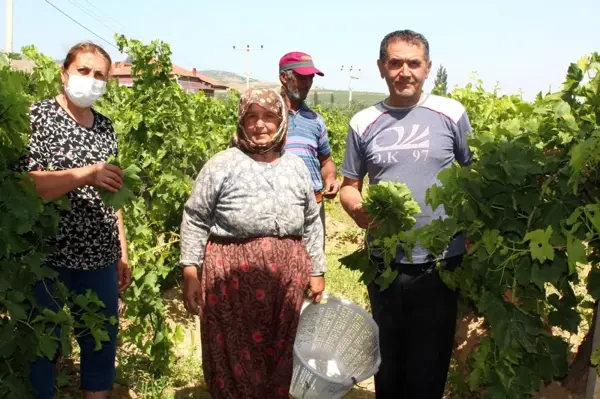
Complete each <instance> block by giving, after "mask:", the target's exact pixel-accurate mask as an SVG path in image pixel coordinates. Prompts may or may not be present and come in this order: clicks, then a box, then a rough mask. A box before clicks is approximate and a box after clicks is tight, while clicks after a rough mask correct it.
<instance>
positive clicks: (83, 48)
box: [63, 42, 112, 70]
mask: <svg viewBox="0 0 600 399" xmlns="http://www.w3.org/2000/svg"><path fill="white" fill-rule="evenodd" d="M81 53H96V54H100V56H101V57H102V58H104V59H105V60H106V61H107V62H108V69H109V70H110V66H111V65H112V59H111V58H110V55H109V54H108V53H107V52H106V50H104V49H103V48H102V47H100V46H98V45H97V44H95V43H92V42H81V43H77V44H76V45H74V46H73V47H71V49H70V50H69V52H68V53H67V58H65V62H64V63H63V68H64V69H65V70H67V69H69V67H70V66H71V64H72V63H73V61H75V59H76V58H77V56H78V55H79V54H81Z"/></svg>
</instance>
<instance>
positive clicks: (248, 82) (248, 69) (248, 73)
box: [233, 44, 263, 89]
mask: <svg viewBox="0 0 600 399" xmlns="http://www.w3.org/2000/svg"><path fill="white" fill-rule="evenodd" d="M262 49H263V45H262V44H261V45H260V48H258V47H256V48H251V47H250V45H249V44H248V45H246V48H237V49H236V48H235V46H233V50H235V51H245V52H246V89H249V88H250V51H253V50H262Z"/></svg>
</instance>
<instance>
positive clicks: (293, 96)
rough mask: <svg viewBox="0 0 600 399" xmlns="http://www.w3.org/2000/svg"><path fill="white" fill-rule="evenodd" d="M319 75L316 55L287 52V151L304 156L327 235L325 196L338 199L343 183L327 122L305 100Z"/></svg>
mask: <svg viewBox="0 0 600 399" xmlns="http://www.w3.org/2000/svg"><path fill="white" fill-rule="evenodd" d="M315 75H319V76H324V74H323V72H321V71H320V70H318V69H317V68H315V66H314V64H313V60H312V57H311V56H310V55H308V54H306V53H302V52H291V53H287V54H286V55H284V56H283V57H281V60H280V61H279V80H280V81H281V85H282V93H281V94H282V96H283V98H284V100H285V101H286V103H287V106H288V113H289V124H288V139H287V143H286V146H285V150H286V151H289V152H291V153H294V154H296V155H298V156H299V157H300V158H302V160H303V161H304V162H305V163H306V166H307V167H308V170H309V171H310V175H311V178H312V184H313V190H314V192H315V197H316V199H317V202H318V203H319V204H320V205H321V221H322V222H323V234H325V207H324V205H323V202H322V201H323V197H325V198H335V196H336V195H337V192H338V191H339V189H340V186H339V183H338V182H337V180H336V173H337V172H336V166H335V163H334V162H333V159H332V158H331V148H330V146H329V140H328V137H327V129H326V127H325V122H324V121H323V118H321V116H320V115H319V114H318V113H316V112H315V111H313V110H312V109H310V108H309V107H308V105H307V104H306V102H305V100H306V97H307V96H308V92H309V91H310V89H311V87H312V83H313V78H314V76H315ZM323 242H325V240H323Z"/></svg>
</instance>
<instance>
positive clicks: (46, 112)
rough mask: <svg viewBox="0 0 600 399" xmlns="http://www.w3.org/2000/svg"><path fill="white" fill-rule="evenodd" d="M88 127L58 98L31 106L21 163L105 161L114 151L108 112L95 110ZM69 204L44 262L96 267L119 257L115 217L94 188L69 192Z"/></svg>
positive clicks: (30, 166)
mask: <svg viewBox="0 0 600 399" xmlns="http://www.w3.org/2000/svg"><path fill="white" fill-rule="evenodd" d="M92 112H93V113H94V124H93V126H92V127H91V128H87V127H85V126H83V125H81V124H79V123H78V122H76V121H75V120H74V119H73V118H72V117H71V116H70V115H69V114H68V113H67V112H66V111H65V110H64V109H63V108H62V107H61V106H60V105H59V104H58V102H57V101H56V99H54V98H53V99H48V100H44V101H41V102H38V103H36V104H33V105H32V107H31V116H30V118H31V130H32V133H31V137H30V140H29V144H28V146H27V151H26V154H25V156H24V157H23V158H22V160H21V163H20V165H19V169H20V170H24V171H38V170H39V171H57V170H67V169H73V168H80V167H84V166H87V165H93V164H95V163H98V162H105V161H106V160H107V159H108V157H109V156H111V155H114V156H117V139H116V136H115V132H114V130H113V127H112V123H111V122H110V120H109V119H108V118H106V117H105V116H103V115H101V114H100V113H98V112H96V111H92ZM67 197H68V199H69V202H70V208H71V209H70V210H69V211H65V210H61V220H60V224H59V232H58V235H57V236H56V237H53V238H51V239H49V240H48V242H47V244H49V245H51V246H53V247H54V248H55V251H54V252H53V253H52V254H51V255H50V256H49V257H48V258H47V260H46V263H47V264H49V265H51V266H56V267H67V268H72V269H83V270H89V269H100V268H103V267H106V266H109V265H111V264H114V263H115V262H116V261H118V260H119V258H120V257H121V246H120V242H119V229H118V220H117V216H116V213H115V211H114V210H113V209H112V208H111V207H107V206H105V205H104V203H103V202H102V200H101V199H100V196H99V195H98V191H97V190H96V188H95V187H92V186H82V187H79V188H76V189H75V190H73V191H71V192H70V193H68V194H67Z"/></svg>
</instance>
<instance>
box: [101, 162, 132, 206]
mask: <svg viewBox="0 0 600 399" xmlns="http://www.w3.org/2000/svg"><path fill="white" fill-rule="evenodd" d="M140 172H141V169H140V168H138V167H137V166H135V165H129V166H128V167H127V168H125V169H124V170H123V185H122V186H121V188H120V189H119V191H117V192H115V193H113V192H110V191H108V190H106V189H104V188H102V187H100V188H99V189H98V191H99V192H100V197H101V198H102V201H104V203H105V204H106V205H107V206H111V207H112V208H113V209H114V210H118V209H121V208H123V207H125V206H127V205H129V204H131V203H132V202H133V201H134V200H135V199H136V198H137V195H136V193H135V191H136V189H137V188H138V187H139V186H140V185H141V182H142V180H141V179H140V177H139V174H140Z"/></svg>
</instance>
